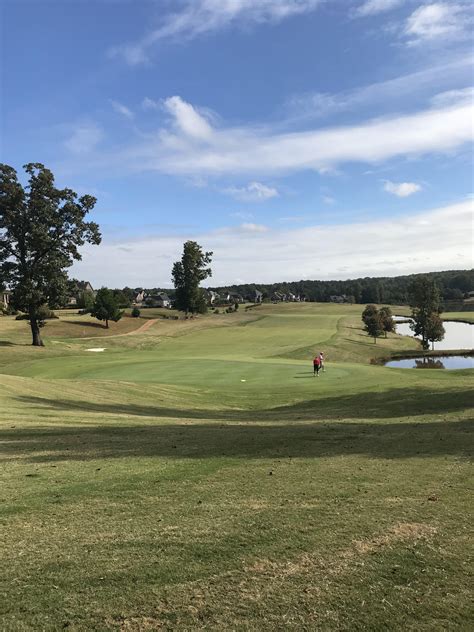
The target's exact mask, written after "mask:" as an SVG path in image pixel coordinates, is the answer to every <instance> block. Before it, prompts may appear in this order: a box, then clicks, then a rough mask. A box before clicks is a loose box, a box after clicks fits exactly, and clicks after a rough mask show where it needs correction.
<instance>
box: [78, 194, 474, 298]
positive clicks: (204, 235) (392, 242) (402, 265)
mask: <svg viewBox="0 0 474 632" xmlns="http://www.w3.org/2000/svg"><path fill="white" fill-rule="evenodd" d="M472 211H473V202H472V200H467V201H464V202H460V203H458V204H453V205H451V206H447V207H444V208H438V209H433V210H429V211H426V212H424V213H418V214H410V215H409V216H403V217H402V218H397V219H390V218H386V219H383V220H380V221H376V222H359V223H352V224H342V225H335V226H334V225H333V226H310V227H304V228H303V227H302V228H298V229H296V228H293V229H291V230H288V229H278V230H275V229H270V228H265V227H264V226H263V227H262V226H259V225H258V224H250V223H249V224H244V225H241V226H236V227H233V228H230V227H229V228H224V229H220V230H217V231H211V232H201V233H186V234H179V235H173V236H160V237H151V238H144V239H141V240H128V241H126V240H122V241H120V242H116V243H110V242H107V241H105V242H104V243H103V244H102V245H101V247H100V248H93V247H86V248H85V249H84V257H83V261H82V262H80V263H77V264H75V266H74V268H73V270H72V272H73V274H74V276H76V277H79V278H90V279H91V281H92V282H93V284H94V285H97V286H100V285H101V284H106V285H109V286H117V287H122V286H123V285H129V286H131V287H137V286H145V287H146V286H149V287H154V286H156V285H160V286H165V285H167V284H169V282H170V271H171V266H172V264H173V261H175V260H176V259H177V258H178V257H179V255H180V252H181V250H182V244H183V240H184V239H189V238H193V239H197V241H198V242H199V243H200V244H203V246H204V247H205V248H206V249H209V250H212V251H213V252H214V259H213V264H212V269H213V277H212V283H213V284H216V285H220V284H227V283H232V282H235V280H236V279H237V278H239V279H241V280H242V281H244V282H247V283H248V282H255V281H257V282H258V281H260V282H272V281H280V280H298V279H302V278H309V279H318V278H319V279H328V278H351V277H352V278H354V277H359V276H367V275H376V274H377V275H387V276H391V275H393V274H395V273H398V274H410V273H414V272H423V271H430V270H440V269H456V268H462V267H469V266H470V265H471V263H472V243H471V230H470V229H471V222H472ZM440 240H442V243H443V257H442V260H441V259H440V257H439V244H440ZM229 244H231V245H232V246H231V247H229ZM315 244H318V256H317V257H315V250H314V248H315ZM119 248H128V249H129V250H128V251H127V250H119ZM157 253H160V257H159V258H158V257H157ZM387 253H393V257H391V258H389V257H387ZM394 260H396V261H397V266H396V271H395V270H394V267H393V261H394ZM341 261H347V262H350V263H349V264H348V265H347V266H343V267H341Z"/></svg>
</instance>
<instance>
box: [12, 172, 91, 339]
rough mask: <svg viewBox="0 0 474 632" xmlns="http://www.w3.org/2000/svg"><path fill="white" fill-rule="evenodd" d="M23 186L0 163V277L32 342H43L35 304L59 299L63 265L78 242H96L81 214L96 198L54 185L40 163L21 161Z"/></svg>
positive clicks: (76, 253) (59, 301)
mask: <svg viewBox="0 0 474 632" xmlns="http://www.w3.org/2000/svg"><path fill="white" fill-rule="evenodd" d="M24 169H25V171H26V173H27V174H28V176H29V179H28V184H27V185H26V186H25V187H23V186H22V184H21V183H20V182H19V180H18V177H17V173H16V171H15V169H13V167H10V166H8V165H5V164H0V281H3V282H5V283H6V284H7V286H8V287H9V288H10V289H11V291H12V298H11V302H12V305H13V306H14V307H15V308H16V309H19V310H21V311H24V312H25V313H27V314H28V317H29V322H30V326H31V333H32V337H33V345H35V346H43V342H42V340H41V335H40V326H41V323H42V321H41V318H40V313H41V312H40V310H41V307H42V306H43V305H45V304H47V305H49V306H50V307H58V306H60V305H61V304H63V302H64V298H65V293H66V287H67V285H66V284H67V277H66V270H67V268H69V267H70V266H71V265H72V264H73V262H74V261H77V260H79V259H81V255H80V253H79V247H80V246H82V245H84V244H85V243H86V242H88V243H92V244H99V243H100V240H101V237H100V232H99V227H98V225H97V224H96V223H95V222H86V221H85V217H86V215H87V213H89V211H91V210H92V209H93V208H94V205H95V203H96V198H94V197H92V196H91V195H83V196H81V197H78V195H77V193H75V192H74V191H73V190H72V189H68V188H65V189H58V188H56V186H55V183H54V176H53V174H52V172H51V171H50V170H49V169H46V168H45V167H44V166H43V165H42V164H40V163H29V164H27V165H25V166H24Z"/></svg>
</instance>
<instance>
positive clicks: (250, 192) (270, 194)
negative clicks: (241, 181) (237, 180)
mask: <svg viewBox="0 0 474 632" xmlns="http://www.w3.org/2000/svg"><path fill="white" fill-rule="evenodd" d="M222 192H223V193H227V194H228V195H232V196H233V197H235V198H237V199H238V200H242V201H244V202H263V201H264V200H269V199H270V198H274V197H278V196H279V193H278V190H277V189H275V188H274V187H269V186H267V185H266V184H262V183H261V182H250V183H249V184H248V185H247V186H245V187H227V188H225V189H222Z"/></svg>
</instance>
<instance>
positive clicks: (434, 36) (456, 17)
mask: <svg viewBox="0 0 474 632" xmlns="http://www.w3.org/2000/svg"><path fill="white" fill-rule="evenodd" d="M471 25H472V4H471V3H470V2H469V3H464V2H459V3H456V2H433V3H431V4H424V5H422V6H420V7H418V8H417V9H416V10H415V11H414V12H413V13H412V14H411V15H410V16H409V17H408V18H407V21H406V24H405V30H404V34H405V35H406V36H407V37H408V38H409V41H410V42H411V43H412V44H420V43H424V42H427V41H434V40H450V39H453V38H458V39H459V38H461V37H469V36H471V37H472V32H471V29H470V26H471Z"/></svg>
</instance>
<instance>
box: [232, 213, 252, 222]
mask: <svg viewBox="0 0 474 632" xmlns="http://www.w3.org/2000/svg"><path fill="white" fill-rule="evenodd" d="M230 217H235V218H237V219H243V220H247V221H248V220H250V219H253V217H254V216H253V213H247V212H245V211H236V212H235V213H230Z"/></svg>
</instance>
